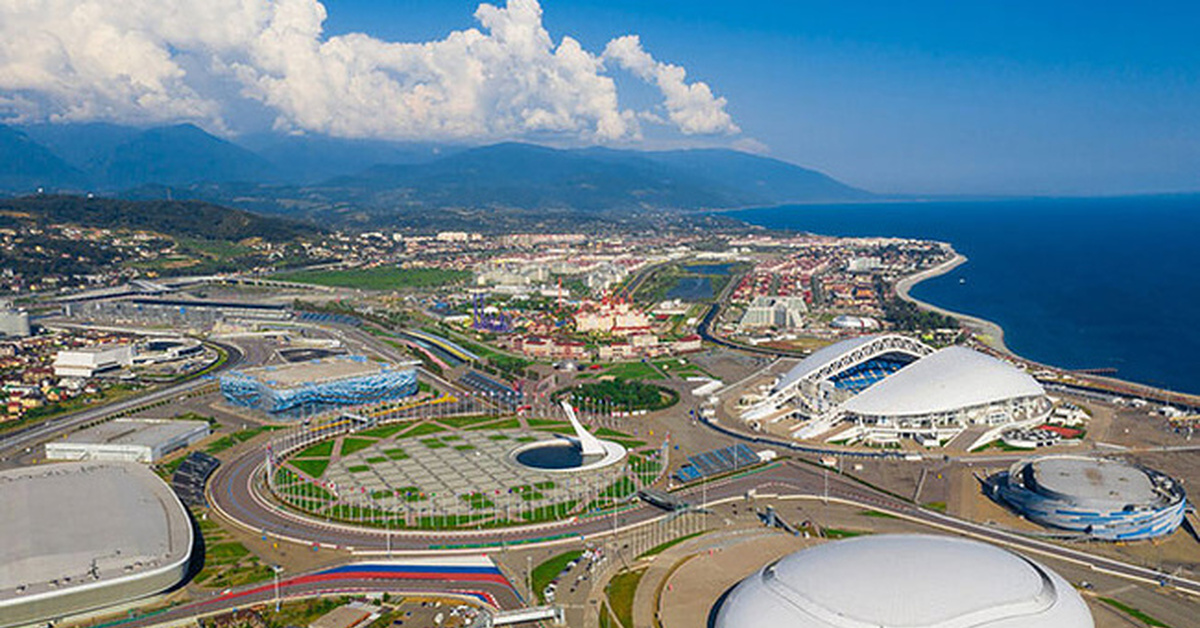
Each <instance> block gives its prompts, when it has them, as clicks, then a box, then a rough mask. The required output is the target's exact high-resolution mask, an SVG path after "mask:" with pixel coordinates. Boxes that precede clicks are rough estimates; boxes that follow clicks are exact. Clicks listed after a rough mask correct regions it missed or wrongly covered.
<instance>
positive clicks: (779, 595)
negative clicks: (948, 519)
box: [713, 535, 1094, 628]
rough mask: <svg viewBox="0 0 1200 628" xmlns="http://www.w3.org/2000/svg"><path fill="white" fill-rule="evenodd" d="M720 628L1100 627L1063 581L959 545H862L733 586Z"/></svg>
mask: <svg viewBox="0 0 1200 628" xmlns="http://www.w3.org/2000/svg"><path fill="white" fill-rule="evenodd" d="M715 613H716V620H715V623H714V624H713V625H714V626H715V627H716V628H758V627H760V626H786V627H787V628H868V627H870V628H886V627H899V626H903V627H905V628H1093V626H1094V623H1093V621H1092V615H1091V612H1090V611H1089V610H1088V609H1087V606H1086V605H1085V603H1084V601H1083V598H1081V597H1080V595H1079V593H1078V592H1076V591H1075V589H1074V588H1073V587H1072V586H1071V585H1070V584H1069V583H1068V582H1067V581H1066V580H1065V579H1063V577H1062V576H1059V575H1058V574H1056V573H1054V572H1053V571H1050V570H1049V569H1047V568H1046V567H1044V566H1042V565H1039V564H1038V563H1035V562H1033V561H1031V560H1029V559H1027V558H1024V557H1023V556H1020V555H1018V554H1014V553H1012V552H1009V551H1007V550H1003V549H1000V548H998V547H995V546H992V545H987V544H984V543H979V542H976V541H969V540H965V539H960V538H956V537H944V536H926V535H880V536H865V537H859V538H855V539H849V540H845V541H839V542H834V543H828V544H825V545H819V546H816V547H813V548H809V549H806V550H802V551H799V552H796V553H794V554H790V555H788V556H785V557H783V558H781V559H779V560H778V561H775V562H774V563H771V564H769V565H767V566H766V567H763V568H762V569H760V570H759V571H757V572H756V573H754V574H753V575H751V576H750V577H748V578H746V579H745V580H743V581H742V582H741V583H739V584H738V585H737V586H736V587H734V588H733V589H732V590H731V591H730V592H729V593H728V594H727V595H726V596H725V598H724V599H723V600H722V601H721V602H720V606H719V608H717V609H715Z"/></svg>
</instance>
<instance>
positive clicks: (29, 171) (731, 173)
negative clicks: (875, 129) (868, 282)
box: [0, 124, 871, 224]
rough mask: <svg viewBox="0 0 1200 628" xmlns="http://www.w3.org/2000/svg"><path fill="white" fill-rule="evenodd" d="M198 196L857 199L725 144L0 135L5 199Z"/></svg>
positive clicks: (46, 129) (547, 205)
mask: <svg viewBox="0 0 1200 628" xmlns="http://www.w3.org/2000/svg"><path fill="white" fill-rule="evenodd" d="M38 189H44V190H45V191H46V192H94V193H96V194H99V195H114V196H121V197H126V198H139V199H153V198H175V199H181V198H194V199H202V200H206V201H211V202H217V203H224V204H229V205H233V206H236V207H241V208H245V209H250V210H253V211H259V212H268V213H278V214H287V215H293V216H296V217H302V218H308V219H312V220H318V221H321V222H327V223H330V224H338V223H342V222H346V221H348V220H349V221H352V222H356V223H378V222H385V221H387V220H389V219H390V218H396V217H403V216H404V215H406V214H412V213H414V212H428V211H430V210H462V209H471V210H479V209H489V208H491V209H497V210H519V211H526V212H537V211H550V212H586V213H596V212H628V211H632V210H695V209H725V208H733V207H745V206H755V205H775V204H782V203H803V202H837V201H852V200H863V199H867V198H870V197H871V195H870V194H869V193H867V192H864V191H862V190H858V189H855V188H852V187H850V186H847V185H845V184H842V183H840V182H838V181H836V180H834V179H832V178H830V177H828V176H826V175H824V174H821V173H819V172H816V171H813V170H808V169H805V168H801V167H799V166H795V165H792V164H789V163H785V162H782V161H778V160H774V159H770V158H765V157H760V156H756V155H751V154H748V153H741V152H737V151H732V150H726V149H697V150H676V151H661V152H643V151H632V150H615V149H608V148H595V147H593V148H581V149H567V150H563V149H554V148H547V147H543V146H537V145H532V144H520V143H503V144H494V145H490V146H479V147H467V146H454V145H439V144H416V143H394V142H385V141H376V140H342V139H334V138H327V137H307V136H291V137H289V136H269V135H265V136H258V137H249V138H244V139H243V140H242V143H240V144H238V143H233V142H230V141H227V140H224V139H221V138H218V137H216V136H213V135H211V134H208V133H206V132H205V131H203V130H201V129H200V128H198V127H196V126H193V125H188V124H184V125H175V126H167V127H159V128H153V129H135V128H130V127H123V126H115V125H110V124H73V125H34V126H27V127H4V126H0V192H3V193H6V194H25V193H30V192H34V191H36V190H38Z"/></svg>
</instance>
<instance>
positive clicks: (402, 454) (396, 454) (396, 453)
mask: <svg viewBox="0 0 1200 628" xmlns="http://www.w3.org/2000/svg"><path fill="white" fill-rule="evenodd" d="M383 455H385V456H387V457H388V458H390V459H392V460H407V459H408V452H406V451H404V450H403V449H400V448H399V447H395V448H392V449H385V450H383ZM368 462H369V461H368Z"/></svg>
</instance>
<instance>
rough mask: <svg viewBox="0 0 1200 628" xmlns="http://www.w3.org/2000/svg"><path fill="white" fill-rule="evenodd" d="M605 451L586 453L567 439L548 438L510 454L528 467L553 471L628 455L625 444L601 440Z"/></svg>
mask: <svg viewBox="0 0 1200 628" xmlns="http://www.w3.org/2000/svg"><path fill="white" fill-rule="evenodd" d="M600 443H601V444H602V445H604V453H603V454H595V455H590V456H584V455H583V454H582V453H581V452H580V450H579V446H578V445H577V444H575V443H574V442H572V441H570V440H567V439H555V440H545V441H539V442H536V443H529V444H528V445H524V446H522V447H518V448H517V449H515V450H513V452H512V453H511V454H510V457H511V458H512V460H513V462H515V463H516V464H518V465H521V466H523V467H526V468H529V469H536V470H538V471H548V472H551V473H569V472H573V471H590V470H592V469H599V468H601V467H607V466H609V465H611V464H616V463H617V462H620V461H621V460H624V459H625V454H626V452H625V447H623V446H621V445H620V444H619V443H614V442H611V441H606V440H602V441H600Z"/></svg>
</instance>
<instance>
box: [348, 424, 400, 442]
mask: <svg viewBox="0 0 1200 628" xmlns="http://www.w3.org/2000/svg"><path fill="white" fill-rule="evenodd" d="M406 427H408V424H407V423H397V424H395V425H384V426H381V427H375V428H371V429H369V430H363V431H361V432H357V434H358V435H359V436H369V437H371V438H390V437H392V436H394V435H395V434H396V433H397V432H399V431H400V430H402V429H404V428H406Z"/></svg>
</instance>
